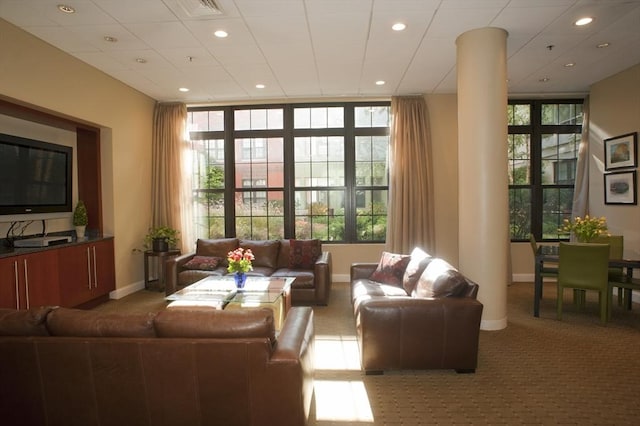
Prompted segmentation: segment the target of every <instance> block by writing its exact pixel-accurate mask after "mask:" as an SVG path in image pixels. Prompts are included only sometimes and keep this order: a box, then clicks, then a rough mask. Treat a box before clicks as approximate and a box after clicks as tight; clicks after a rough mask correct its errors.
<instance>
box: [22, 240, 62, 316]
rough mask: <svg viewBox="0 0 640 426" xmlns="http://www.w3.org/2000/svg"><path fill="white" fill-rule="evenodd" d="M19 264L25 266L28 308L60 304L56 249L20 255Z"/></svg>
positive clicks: (24, 281)
mask: <svg viewBox="0 0 640 426" xmlns="http://www.w3.org/2000/svg"><path fill="white" fill-rule="evenodd" d="M19 266H20V267H22V268H23V273H24V275H23V284H24V288H25V292H26V294H27V298H26V300H25V303H26V306H25V307H28V308H36V307H38V306H53V305H59V304H60V288H59V286H58V255H57V253H56V250H45V251H41V252H38V253H33V254H28V255H24V256H20V260H19Z"/></svg>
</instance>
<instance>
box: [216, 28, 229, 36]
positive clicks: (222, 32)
mask: <svg viewBox="0 0 640 426" xmlns="http://www.w3.org/2000/svg"><path fill="white" fill-rule="evenodd" d="M213 35H214V36H216V37H218V38H225V37H227V36H228V35H229V33H228V32H226V31H224V30H218V31H216V32H215V33H213Z"/></svg>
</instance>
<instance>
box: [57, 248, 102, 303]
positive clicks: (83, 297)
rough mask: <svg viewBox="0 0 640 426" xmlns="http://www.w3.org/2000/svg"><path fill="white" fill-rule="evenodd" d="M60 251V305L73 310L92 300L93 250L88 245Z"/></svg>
mask: <svg viewBox="0 0 640 426" xmlns="http://www.w3.org/2000/svg"><path fill="white" fill-rule="evenodd" d="M57 251H58V268H59V271H58V272H59V279H60V293H61V301H60V305H61V306H64V307H67V308H71V307H74V306H77V305H80V304H81V303H84V302H86V301H88V300H91V299H92V298H93V297H92V296H91V289H92V280H91V276H90V275H89V271H91V270H92V269H93V268H92V267H90V266H91V258H90V257H89V255H90V254H91V249H90V247H89V245H88V244H81V245H76V246H71V247H65V248H61V249H59V250H57Z"/></svg>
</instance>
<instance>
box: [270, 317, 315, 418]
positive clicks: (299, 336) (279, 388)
mask: <svg viewBox="0 0 640 426" xmlns="http://www.w3.org/2000/svg"><path fill="white" fill-rule="evenodd" d="M314 342H315V329H314V322H313V309H311V307H309V306H299V307H298V306H295V307H292V308H291V309H289V312H288V313H287V318H286V319H285V321H284V325H283V326H282V330H281V331H280V335H279V336H278V340H277V343H276V347H275V350H274V352H273V353H272V355H271V359H270V361H269V362H270V363H271V364H272V365H273V366H274V367H275V366H280V367H285V366H288V365H291V364H297V365H299V368H295V371H296V372H297V373H295V374H293V373H292V371H291V369H287V370H286V371H288V374H287V373H285V372H284V371H280V372H279V373H278V375H277V377H274V378H273V380H272V382H273V383H274V389H273V391H274V395H278V398H281V397H284V398H285V399H287V400H289V401H295V400H296V398H300V402H301V404H300V405H299V406H301V407H302V413H300V415H299V416H298V415H296V413H295V412H294V411H295V410H287V411H288V412H287V416H288V418H289V419H290V421H291V422H292V423H291V424H293V423H295V424H298V423H296V422H295V419H297V418H300V419H304V421H302V422H299V423H300V424H304V423H306V421H307V420H308V419H309V414H310V411H311V405H312V398H313V376H314V373H315V369H314V362H315V354H314V345H315V343H314ZM291 374H293V376H292V375H291ZM287 380H288V381H289V382H288V383H289V384H291V383H293V384H297V385H296V386H284V387H283V384H284V383H286V382H287ZM285 390H289V391H290V393H289V394H285V395H283V391H285ZM280 402H281V401H280ZM275 403H276V402H275V401H274V404H275ZM295 406H298V405H297V404H296V405H295ZM274 424H275V423H274ZM280 424H283V423H280Z"/></svg>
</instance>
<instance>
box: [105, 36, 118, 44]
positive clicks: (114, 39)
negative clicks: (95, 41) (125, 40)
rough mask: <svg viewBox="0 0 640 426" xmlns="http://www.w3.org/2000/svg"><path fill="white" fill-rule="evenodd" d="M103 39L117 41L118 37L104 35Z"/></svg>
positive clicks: (110, 41) (111, 41)
mask: <svg viewBox="0 0 640 426" xmlns="http://www.w3.org/2000/svg"><path fill="white" fill-rule="evenodd" d="M104 41H108V42H109V43H117V42H118V39H117V38H115V37H113V36H104Z"/></svg>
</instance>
